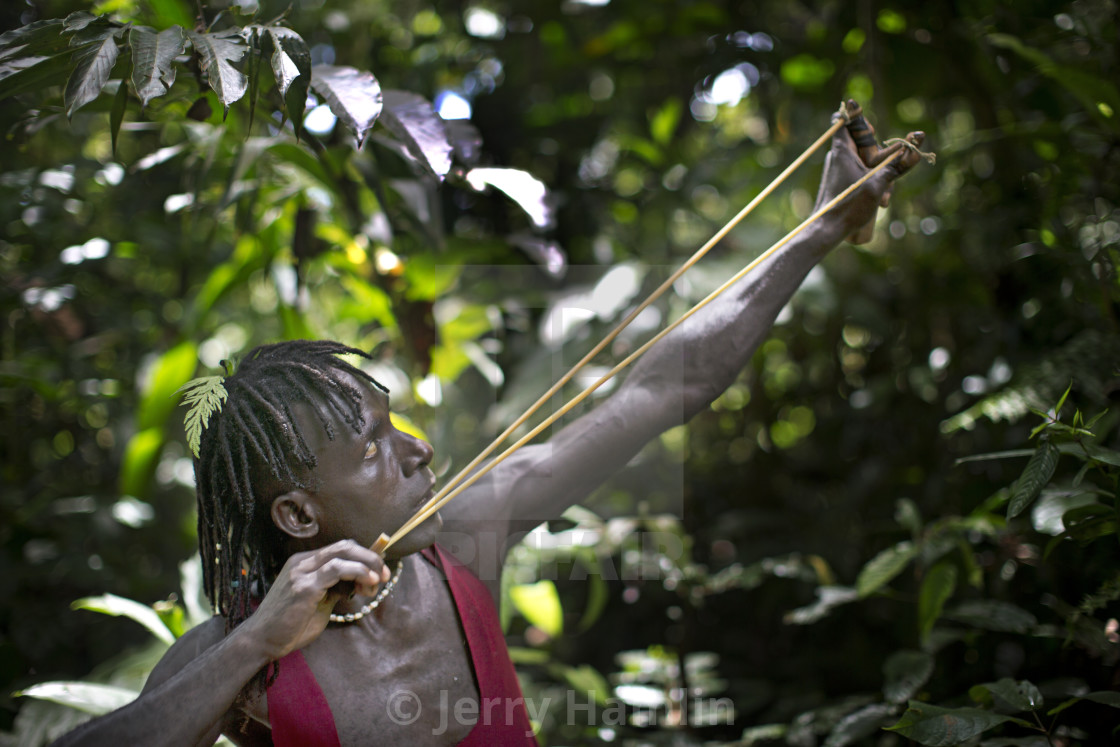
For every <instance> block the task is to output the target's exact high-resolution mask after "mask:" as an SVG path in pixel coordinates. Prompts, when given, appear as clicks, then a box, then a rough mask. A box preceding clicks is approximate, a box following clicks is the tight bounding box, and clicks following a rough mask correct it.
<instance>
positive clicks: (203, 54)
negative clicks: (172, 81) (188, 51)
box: [187, 29, 249, 113]
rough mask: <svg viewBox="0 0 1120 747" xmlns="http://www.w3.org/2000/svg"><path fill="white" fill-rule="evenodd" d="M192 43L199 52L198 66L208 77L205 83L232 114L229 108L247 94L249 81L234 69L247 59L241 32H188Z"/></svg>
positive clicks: (231, 30) (234, 30)
mask: <svg viewBox="0 0 1120 747" xmlns="http://www.w3.org/2000/svg"><path fill="white" fill-rule="evenodd" d="M187 36H189V37H190V41H191V44H193V45H194V48H195V51H196V52H197V53H198V58H199V66H200V67H201V68H202V72H203V73H205V74H206V81H207V82H208V83H209V84H210V87H211V88H213V89H214V93H216V94H218V101H220V102H221V103H222V106H223V107H225V110H226V112H227V113H228V112H229V106H230V104H232V103H233V102H235V101H237V100H238V99H240V98H241V97H242V96H244V95H245V91H246V89H247V88H248V87H249V81H248V79H247V78H246V77H245V74H244V73H242V72H241V71H240V70H238V69H237V68H236V67H234V66H233V63H235V62H240V60H241V58H242V57H244V56H245V52H246V51H247V50H248V47H247V46H246V45H245V41H244V40H243V39H242V38H241V36H240V35H239V30H238V29H227V30H225V31H219V32H217V33H214V34H200V33H198V32H197V31H187Z"/></svg>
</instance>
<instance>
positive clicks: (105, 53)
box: [62, 24, 121, 117]
mask: <svg viewBox="0 0 1120 747" xmlns="http://www.w3.org/2000/svg"><path fill="white" fill-rule="evenodd" d="M120 34H121V29H120V28H117V27H115V26H108V25H102V24H97V25H93V24H91V25H89V26H86V27H85V28H83V29H82V30H81V31H79V32H78V33H76V34H74V37H73V38H72V39H71V40H70V45H71V46H72V47H77V49H76V50H75V51H74V57H73V60H72V62H73V65H74V69H73V70H72V71H71V72H70V78H69V79H68V80H67V81H66V90H65V91H64V92H63V95H62V100H63V104H64V106H65V108H66V116H67V117H73V116H74V112H76V111H77V110H78V109H80V108H81V107H83V106H85V105H86V104H88V103H89V102H91V101H93V100H94V99H95V98H97V97H98V95H99V94H100V93H101V89H102V88H104V87H105V84H106V83H107V82H108V80H109V73H110V72H112V70H113V65H114V64H116V62H117V56H118V55H119V54H120V47H119V46H118V45H117V37H119V36H120Z"/></svg>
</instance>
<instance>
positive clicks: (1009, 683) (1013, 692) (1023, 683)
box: [968, 677, 1043, 711]
mask: <svg viewBox="0 0 1120 747" xmlns="http://www.w3.org/2000/svg"><path fill="white" fill-rule="evenodd" d="M968 693H969V695H970V696H971V697H972V699H973V700H975V701H977V702H978V703H982V704H984V705H990V703H991V701H992V698H991V695H996V696H999V697H1000V698H1001V699H1002V700H1004V701H1005V702H1006V703H1007V704H1008V705H1010V706H1011V707H1012V708H1014V709H1015V710H1017V711H1037V710H1039V709H1041V708H1042V705H1043V699H1042V693H1040V692H1039V690H1038V688H1037V687H1035V685H1034V683H1032V682H1030V681H1029V680H1019V681H1015V680H1013V679H1011V678H1010V677H1004V678H1002V679H1000V680H999V681H997V682H985V683H983V684H980V685H973V686H972V687H971V688H969V690H968Z"/></svg>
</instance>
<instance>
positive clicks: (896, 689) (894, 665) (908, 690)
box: [883, 650, 933, 703]
mask: <svg viewBox="0 0 1120 747" xmlns="http://www.w3.org/2000/svg"><path fill="white" fill-rule="evenodd" d="M932 675H933V657H932V656H931V655H929V654H927V653H926V652H924V651H909V650H902V651H896V652H894V653H893V654H891V656H890V658H888V659H887V661H886V662H885V663H884V664H883V679H884V680H885V681H884V683H883V697H884V698H886V699H887V700H889V701H890V702H891V703H905V702H906V701H908V700H910V699H911V698H913V697H914V696H915V695H917V693H918V690H919V689H921V687H922V685H924V684H926V683H927V682H929V678H930V677H931V676H932Z"/></svg>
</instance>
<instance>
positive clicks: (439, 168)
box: [381, 91, 452, 180]
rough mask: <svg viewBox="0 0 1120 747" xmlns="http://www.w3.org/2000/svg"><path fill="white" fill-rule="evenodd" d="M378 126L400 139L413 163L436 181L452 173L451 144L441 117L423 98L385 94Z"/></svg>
mask: <svg viewBox="0 0 1120 747" xmlns="http://www.w3.org/2000/svg"><path fill="white" fill-rule="evenodd" d="M384 103H385V108H384V110H383V111H382V112H381V123H382V124H383V125H385V127H386V128H387V129H388V130H389V131H390V132H392V133H393V134H394V135H395V136H396V137H397V139H399V140H400V141H401V142H402V143H403V144H404V146H405V148H406V149H407V151H408V153H409V155H410V156H411V157H412V159H413V161H414V162H415V163H417V164H419V165H420V166H421V167H422V168H423V169H424V171H426V172H427V173H428V174H430V175H431V176H434V177H435V178H436V179H439V180H442V179H443V177H445V176H447V172H448V171H450V170H451V150H452V148H451V140H450V138H449V137H448V136H447V128H446V127H445V126H444V124H443V117H441V116H439V114H438V113H436V110H435V109H434V108H433V107H432V105H431V103H429V102H428V100H427V99H425V98H424V97H423V96H421V95H419V94H416V93H411V92H409V91H385V96H384Z"/></svg>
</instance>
